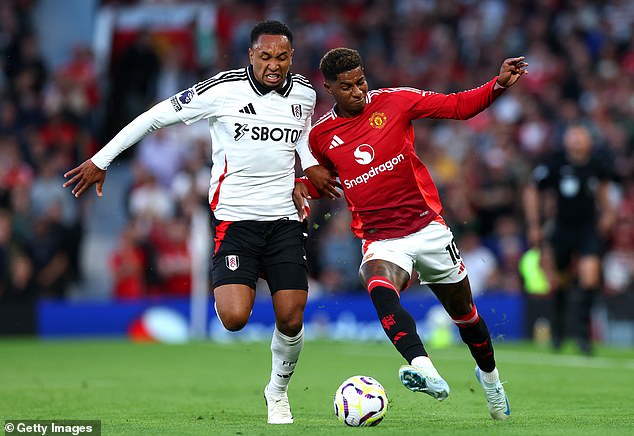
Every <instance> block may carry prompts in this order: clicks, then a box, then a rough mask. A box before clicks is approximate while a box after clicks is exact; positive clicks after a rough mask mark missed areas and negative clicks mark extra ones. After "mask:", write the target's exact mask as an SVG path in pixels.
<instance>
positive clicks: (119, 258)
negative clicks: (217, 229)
mask: <svg viewBox="0 0 634 436" xmlns="http://www.w3.org/2000/svg"><path fill="white" fill-rule="evenodd" d="M141 3H149V4H156V3H174V2H165V1H163V2H160V1H152V2H141V1H136V2H134V1H103V2H102V5H106V6H108V7H114V8H116V7H124V6H126V5H130V4H141ZM202 3H205V2H202ZM36 4H37V1H36V0H33V1H24V0H7V1H3V2H0V51H2V57H1V58H0V302H7V301H29V300H33V299H35V298H38V297H53V298H63V297H64V296H65V294H66V293H67V290H68V287H69V286H71V285H72V284H73V283H78V282H81V281H82V280H84V279H85V278H84V277H82V271H81V268H80V262H79V253H80V247H81V244H82V240H83V238H84V236H85V232H86V231H87V230H86V228H85V218H84V217H85V215H86V208H87V205H86V202H85V200H84V199H80V200H76V199H74V198H73V197H72V195H71V194H70V192H68V191H66V190H62V189H61V185H62V184H63V173H64V172H65V171H67V170H68V169H70V168H72V167H74V166H75V165H77V164H78V163H80V162H82V161H83V160H84V159H86V158H88V157H89V156H91V155H92V154H93V153H94V152H95V151H96V150H98V149H99V148H100V147H101V146H102V145H103V144H105V143H106V142H107V141H108V140H109V139H110V138H111V137H112V135H113V134H114V133H116V132H117V131H118V130H119V129H120V128H121V127H123V125H125V124H126V123H127V122H129V121H131V120H132V118H133V117H135V116H136V115H138V114H139V113H141V112H142V111H143V110H145V109H146V108H148V107H149V106H150V105H152V104H153V103H155V102H157V101H159V100H161V99H164V98H167V97H169V96H170V95H172V94H174V93H176V92H177V91H179V90H181V89H184V88H186V87H188V86H190V85H191V84H193V83H195V82H196V81H198V80H202V79H204V78H206V77H209V76H211V75H213V74H215V73H216V72H217V71H219V70H222V69H228V68H237V67H240V66H243V65H245V64H246V62H247V61H248V58H247V48H248V46H249V41H248V38H249V30H250V28H251V27H252V26H253V24H255V23H256V22H257V21H260V20H262V19H278V20H281V21H284V22H286V23H287V24H289V26H290V27H291V29H292V30H293V32H294V35H295V42H294V48H295V55H294V59H293V67H292V69H293V70H294V71H296V72H299V73H302V74H304V75H306V76H307V77H308V78H309V79H310V80H311V81H312V83H313V84H314V86H315V88H316V89H317V91H318V106H317V109H316V116H320V115H321V114H323V113H324V112H325V111H327V110H329V109H330V107H331V104H332V102H331V100H330V99H329V96H328V95H327V94H326V93H325V91H324V90H323V87H322V86H321V83H322V82H323V79H322V77H321V75H320V73H319V70H318V63H319V59H320V58H321V56H322V55H323V53H324V52H325V51H326V50H328V49H330V48H333V47H338V46H349V47H353V48H358V49H359V50H360V52H361V54H362V56H363V58H364V63H365V65H366V73H367V77H368V81H369V83H370V87H371V88H378V87H385V86H412V87H417V88H422V89H427V90H433V91H437V92H445V93H448V92H455V91H460V90H464V89H469V88H472V87H475V86H478V85H480V84H482V83H484V82H486V81H488V80H489V79H490V78H492V77H493V76H494V75H496V74H497V72H498V70H499V67H500V65H501V63H502V61H503V59H504V58H506V57H510V56H519V55H523V56H526V59H527V61H528V63H529V74H528V75H527V76H525V77H524V78H522V81H521V83H520V84H519V86H515V87H513V88H511V89H510V90H509V91H507V92H506V93H505V94H504V95H503V96H502V97H501V98H500V99H499V100H498V101H497V102H496V103H495V104H494V105H493V107H492V108H490V109H489V110H487V111H485V112H484V113H482V114H480V115H478V116H477V117H475V118H473V119H471V120H468V121H433V120H424V121H418V122H416V123H415V131H416V147H417V152H418V153H419V156H420V157H421V159H422V160H423V162H425V163H426V165H427V166H428V168H429V169H430V171H431V173H432V175H433V177H434V180H435V181H436V183H437V185H438V187H439V189H440V194H441V198H442V200H443V204H444V208H445V219H446V220H447V221H448V223H450V225H451V226H452V229H453V231H454V233H455V235H456V238H457V244H458V246H459V247H460V249H461V253H462V256H463V258H464V259H465V261H466V264H467V267H468V269H469V274H470V277H471V282H472V287H473V291H474V294H476V295H478V294H482V293H485V292H510V293H519V292H521V291H522V279H521V277H520V275H519V274H518V262H519V260H520V258H521V256H522V255H523V254H524V253H525V252H526V250H527V248H528V247H527V243H526V237H525V226H524V222H523V211H522V204H521V189H522V187H523V185H524V184H525V183H526V182H527V180H528V177H529V174H530V172H531V170H532V168H533V166H534V165H535V163H536V162H537V161H538V160H539V159H541V158H542V157H543V156H545V155H547V154H548V153H551V152H552V151H553V150H556V149H557V148H559V147H561V135H562V131H563V129H564V128H565V127H566V125H567V124H568V123H570V122H572V121H579V120H581V121H582V122H584V123H585V124H587V125H588V126H589V127H590V129H591V131H592V134H593V139H594V144H595V149H596V152H597V153H601V154H602V155H603V156H605V157H606V159H609V160H610V161H611V162H613V168H614V180H615V185H614V189H613V195H612V196H613V200H614V201H615V203H616V204H617V210H618V216H619V219H618V223H617V225H616V226H615V227H614V229H613V234H612V236H611V238H610V241H609V245H608V247H606V253H605V257H604V264H603V268H604V282H605V291H606V292H607V293H611V294H619V293H626V292H633V291H634V2H631V1H628V0H607V1H590V0H571V1H564V0H508V1H502V0H484V1H476V0H392V1H389V0H336V1H335V0H322V1H320V2H313V1H308V0H271V1H264V0H261V1H238V0H219V1H216V2H213V6H214V7H215V8H216V12H217V14H216V15H215V21H214V22H213V23H209V24H210V26H213V28H214V29H215V30H214V32H213V36H214V38H213V41H212V42H211V43H212V44H213V47H212V50H211V52H212V56H207V57H206V58H205V60H204V61H202V60H201V59H202V57H197V56H196V53H194V56H193V59H194V62H191V60H190V61H186V56H183V53H182V52H180V51H179V50H171V49H170V46H169V44H165V41H164V40H161V41H158V40H157V39H155V38H153V35H152V32H151V31H147V30H145V31H141V32H139V33H138V35H137V36H136V38H135V39H134V41H133V42H132V43H131V44H129V45H128V46H126V47H125V50H123V52H122V53H120V54H119V55H118V56H117V57H113V59H111V62H110V63H109V65H108V66H107V68H106V70H105V72H106V74H102V75H100V74H99V73H98V71H99V68H98V67H99V66H98V65H96V64H95V56H94V53H93V52H92V51H91V48H89V47H87V46H78V47H76V48H75V49H74V50H72V51H71V52H70V53H68V59H67V61H66V62H65V63H64V64H63V65H62V66H60V67H56V68H55V69H51V68H50V66H49V65H48V64H47V62H46V60H45V58H44V57H43V55H42V52H41V46H42V44H45V43H46V41H45V40H44V35H42V34H40V33H39V32H38V30H39V29H37V28H35V26H34V25H33V21H32V12H33V9H34V8H35V5H36ZM208 4H211V3H210V2H208ZM207 135H208V133H207V132H206V128H205V126H202V128H201V129H199V128H191V127H185V126H174V127H170V128H168V129H163V130H161V131H158V132H154V133H153V134H151V135H149V136H147V137H146V138H144V139H143V140H142V141H141V142H140V143H139V144H138V145H137V146H135V147H133V148H132V149H131V150H130V151H128V152H126V153H125V154H124V155H122V156H121V157H120V159H123V160H126V161H128V162H130V165H131V168H132V169H133V177H132V179H133V182H132V183H131V184H130V186H129V187H128V188H127V194H126V197H125V201H124V202H122V205H120V207H122V208H123V209H124V211H125V213H126V216H127V217H128V218H129V219H128V224H127V225H126V226H125V227H124V228H123V229H122V230H121V231H120V233H119V234H117V235H112V237H113V238H116V239H118V241H119V242H118V243H117V245H116V248H115V250H114V251H112V252H111V253H108V254H107V255H106V256H105V259H106V260H105V261H104V268H105V267H107V268H109V269H110V272H111V275H112V277H113V289H112V295H113V297H115V298H137V297H141V296H146V295H187V294H188V293H189V292H190V287H191V277H190V271H191V261H192V255H191V252H190V250H189V248H188V240H189V237H190V235H189V230H190V226H189V222H190V220H191V217H192V215H193V213H195V211H196V210H198V209H200V208H205V207H207V208H208V206H205V205H206V202H207V189H208V181H209V165H210V144H209V139H208V136H207ZM212 146H213V144H212ZM88 195H94V194H92V192H91V193H89V194H88ZM105 195H106V196H107V195H108V193H107V192H106V194H105ZM113 207H119V205H117V204H113ZM348 226H349V215H348V213H347V211H346V207H345V204H344V203H343V201H340V200H337V201H330V200H320V201H319V203H317V204H315V205H313V207H312V214H311V227H310V228H311V235H310V239H309V243H308V251H309V253H308V255H309V257H308V258H309V263H310V275H311V279H312V284H311V289H313V290H314V291H321V292H354V291H362V289H361V288H360V284H359V281H358V278H357V268H358V265H359V261H360V259H361V252H360V243H359V241H358V240H355V239H354V238H353V236H352V233H351V232H350V231H349V228H348ZM106 264H107V266H106Z"/></svg>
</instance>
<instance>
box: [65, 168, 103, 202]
mask: <svg viewBox="0 0 634 436" xmlns="http://www.w3.org/2000/svg"><path fill="white" fill-rule="evenodd" d="M64 178H65V179H69V180H68V181H67V182H66V183H64V184H63V185H62V186H63V187H64V188H68V187H70V186H72V187H73V190H72V193H73V195H74V196H75V197H79V196H81V195H82V194H83V193H84V192H86V189H88V188H90V187H91V186H92V185H95V184H96V187H95V189H96V191H97V196H99V197H102V196H103V182H104V181H105V180H106V170H102V169H100V168H98V167H97V165H95V164H94V163H93V162H92V161H91V160H90V159H88V160H86V161H84V163H82V164H81V165H79V166H77V167H75V168H73V169H72V170H70V171H68V172H67V173H66V174H64Z"/></svg>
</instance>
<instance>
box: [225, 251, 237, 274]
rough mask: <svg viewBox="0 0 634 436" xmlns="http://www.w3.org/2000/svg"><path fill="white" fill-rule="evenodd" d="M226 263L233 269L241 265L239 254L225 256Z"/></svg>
mask: <svg viewBox="0 0 634 436" xmlns="http://www.w3.org/2000/svg"><path fill="white" fill-rule="evenodd" d="M225 265H227V268H229V269H230V270H231V271H235V270H237V269H238V267H239V266H240V259H238V256H236V255H235V254H231V255H229V256H225Z"/></svg>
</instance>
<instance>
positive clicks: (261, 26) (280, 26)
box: [251, 20, 293, 47]
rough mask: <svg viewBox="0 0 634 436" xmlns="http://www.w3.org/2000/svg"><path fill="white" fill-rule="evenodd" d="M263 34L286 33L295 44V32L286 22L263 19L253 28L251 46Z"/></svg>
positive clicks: (289, 40)
mask: <svg viewBox="0 0 634 436" xmlns="http://www.w3.org/2000/svg"><path fill="white" fill-rule="evenodd" d="M261 35H284V36H285V37H287V38H288V42H290V43H291V45H293V33H292V32H291V29H289V28H288V26H287V25H286V24H284V23H281V22H279V21H273V20H269V21H262V22H260V23H258V24H256V25H255V26H253V29H251V47H253V44H255V42H256V41H257V40H258V38H259V37H260V36H261Z"/></svg>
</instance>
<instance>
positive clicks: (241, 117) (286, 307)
mask: <svg viewBox="0 0 634 436" xmlns="http://www.w3.org/2000/svg"><path fill="white" fill-rule="evenodd" d="M292 42H293V35H292V33H291V31H290V30H289V29H288V27H287V26H286V25H284V24H283V23H280V22H277V21H265V22H262V23H259V24H257V25H256V26H255V27H254V28H253V29H252V31H251V47H250V48H249V60H250V65H249V66H247V67H246V68H241V69H236V70H231V71H224V72H221V73H219V74H217V75H215V76H214V77H212V78H210V79H207V80H205V81H203V82H200V83H198V84H196V85H194V86H192V87H191V88H189V89H186V90H184V91H182V92H179V93H178V94H177V95H175V96H173V97H171V98H169V99H167V100H164V101H162V102H160V103H158V104H157V105H155V106H154V107H152V108H151V109H149V110H148V111H146V112H144V113H143V114H141V115H139V116H138V117H137V118H136V119H134V120H133V121H132V122H131V123H130V124H128V125H127V126H126V127H124V128H123V129H122V130H121V131H120V132H119V133H118V134H117V135H115V137H114V138H113V139H112V140H111V141H110V142H109V143H108V144H106V145H105V146H104V147H103V148H102V149H101V150H100V151H99V152H98V153H96V154H95V155H94V156H93V157H92V158H91V159H88V160H86V161H85V162H83V163H82V164H81V165H79V166H78V167H76V168H74V169H72V170H70V171H68V172H67V173H66V174H65V175H64V177H66V178H68V179H69V180H68V181H67V182H66V183H64V187H69V186H73V188H72V192H73V194H74V195H75V196H76V197H79V196H80V195H82V194H83V193H84V192H85V191H86V189H88V188H89V187H90V186H91V185H93V184H96V192H97V195H98V196H101V195H103V193H102V189H103V183H104V180H105V175H106V170H107V168H108V166H109V165H110V163H111V162H112V161H113V159H114V158H115V157H116V156H118V155H119V154H120V153H121V152H123V151H124V150H125V149H127V148H128V147H130V146H131V145H133V144H135V143H136V142H137V141H139V140H140V139H141V138H142V137H143V136H145V135H146V134H148V133H150V132H152V131H154V130H156V129H159V128H162V127H165V126H169V125H172V124H176V123H179V122H183V123H185V124H191V123H193V122H195V121H198V120H201V119H207V120H208V121H209V130H210V133H211V139H212V147H213V153H212V160H213V166H212V170H211V180H210V188H209V205H210V208H211V211H212V214H213V220H214V224H215V237H214V240H215V250H214V254H213V259H212V263H213V265H212V282H213V283H212V287H213V293H214V299H215V307H216V312H217V315H218V317H219V319H220V321H221V322H222V323H223V325H224V326H225V328H227V329H228V330H231V331H237V330H240V329H242V328H243V327H244V326H245V325H246V323H247V322H248V320H249V317H250V314H251V310H252V309H253V304H254V300H255V286H256V281H257V280H258V278H259V277H261V276H262V277H264V278H265V279H266V280H267V282H268V285H269V288H270V290H271V294H272V301H273V308H274V311H275V319H276V326H275V329H274V332H273V338H272V341H271V352H272V370H271V377H270V380H269V382H268V384H267V385H266V388H265V390H264V396H265V399H266V403H267V407H268V422H269V423H270V424H291V423H292V422H293V416H292V414H291V409H290V405H289V402H288V395H287V388H288V384H289V381H290V378H291V376H292V374H293V372H294V371H295V366H296V364H297V361H298V358H299V354H300V352H301V350H302V347H303V344H304V328H303V315H304V308H305V306H306V300H307V294H308V292H307V291H308V280H307V266H306V253H305V250H304V243H305V239H306V237H307V232H306V229H305V227H304V224H303V223H300V221H299V215H298V211H297V209H296V208H295V205H294V203H293V198H292V192H293V187H294V180H295V153H296V152H297V153H298V154H299V156H300V160H301V163H302V168H303V169H304V170H305V171H306V173H307V174H311V176H312V177H314V178H316V179H317V180H318V181H317V184H319V183H323V185H322V186H327V187H328V186H329V187H330V188H331V190H333V191H334V179H332V177H331V175H330V173H329V172H328V171H326V170H324V169H323V168H321V167H319V166H318V163H317V161H316V160H315V158H314V157H313V156H312V155H311V153H310V150H309V148H308V145H307V137H308V132H309V130H310V126H311V116H312V114H313V111H314V108H315V98H316V94H315V90H314V89H313V88H312V86H311V85H310V83H309V82H308V80H307V79H306V78H305V77H303V76H301V75H299V74H294V73H291V72H289V69H290V66H291V63H292V58H293V48H292ZM309 167H310V168H309Z"/></svg>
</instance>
